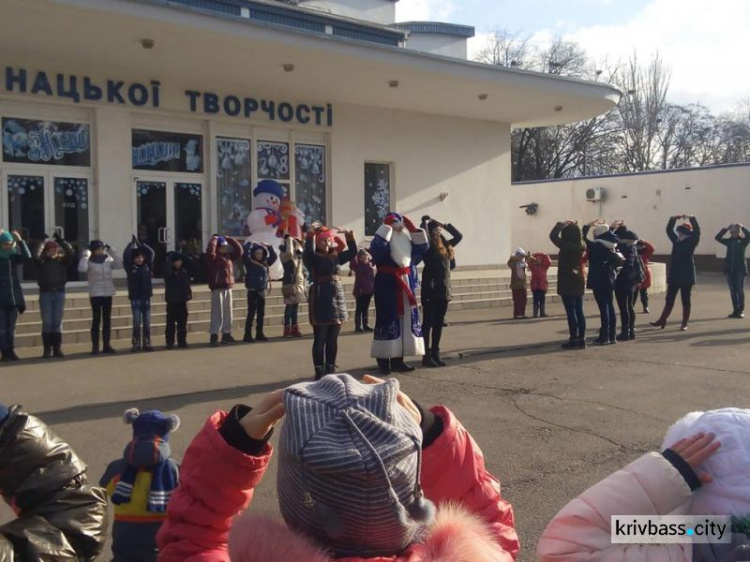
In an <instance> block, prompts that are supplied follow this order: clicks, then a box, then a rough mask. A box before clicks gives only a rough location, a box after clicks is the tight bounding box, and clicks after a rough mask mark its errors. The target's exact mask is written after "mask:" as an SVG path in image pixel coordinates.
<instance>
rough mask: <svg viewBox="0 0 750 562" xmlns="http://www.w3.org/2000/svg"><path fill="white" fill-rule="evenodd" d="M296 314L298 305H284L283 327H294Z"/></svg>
mask: <svg viewBox="0 0 750 562" xmlns="http://www.w3.org/2000/svg"><path fill="white" fill-rule="evenodd" d="M298 312H299V305H298V304H288V305H286V306H285V307H284V326H296V325H297V313H298Z"/></svg>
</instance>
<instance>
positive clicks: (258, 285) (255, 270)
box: [242, 240, 278, 343]
mask: <svg viewBox="0 0 750 562" xmlns="http://www.w3.org/2000/svg"><path fill="white" fill-rule="evenodd" d="M277 258H278V256H277V255H276V250H274V249H273V247H272V246H270V245H268V244H258V243H257V242H253V241H252V240H249V241H248V242H247V243H246V244H245V250H244V252H243V254H242V262H243V263H244V264H245V288H246V289H247V319H246V320H245V337H244V338H243V339H242V341H244V342H245V343H253V342H254V341H268V338H267V337H266V336H265V334H264V333H263V320H264V318H265V316H266V295H267V294H268V291H269V290H270V286H271V285H270V283H271V282H270V276H269V273H268V268H269V267H271V266H272V265H273V264H274V263H276V259H277ZM256 314H257V316H258V321H257V322H258V323H257V325H256V330H255V338H254V339H253V321H254V320H255V316H256Z"/></svg>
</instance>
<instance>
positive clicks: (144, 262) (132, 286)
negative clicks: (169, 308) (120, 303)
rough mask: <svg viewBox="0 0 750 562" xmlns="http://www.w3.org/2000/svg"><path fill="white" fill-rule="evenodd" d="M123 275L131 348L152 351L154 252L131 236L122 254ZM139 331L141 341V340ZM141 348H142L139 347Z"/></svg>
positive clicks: (134, 350)
mask: <svg viewBox="0 0 750 562" xmlns="http://www.w3.org/2000/svg"><path fill="white" fill-rule="evenodd" d="M122 255H123V263H124V265H125V273H127V275H128V299H130V310H131V311H132V313H133V340H132V344H133V347H132V349H131V351H133V352H136V351H139V350H140V349H143V351H153V348H152V347H151V297H152V296H153V294H154V291H153V287H152V283H151V268H152V267H153V265H154V250H152V249H151V246H149V245H148V244H145V243H141V242H139V241H138V239H137V238H136V237H135V236H133V240H132V242H130V244H128V245H127V246H126V247H125V251H124V252H123V254H122ZM141 329H142V330H143V339H141ZM141 346H143V347H141Z"/></svg>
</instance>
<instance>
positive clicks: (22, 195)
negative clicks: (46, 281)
mask: <svg viewBox="0 0 750 562" xmlns="http://www.w3.org/2000/svg"><path fill="white" fill-rule="evenodd" d="M5 184H6V193H7V202H8V205H7V209H8V219H7V222H5V224H6V225H8V227H9V230H17V231H18V232H19V233H20V234H21V237H22V238H23V239H24V240H25V241H26V244H28V246H29V249H30V250H31V251H32V252H33V251H34V248H36V247H37V245H38V244H40V243H42V242H44V236H45V234H47V232H46V231H47V222H46V210H47V205H46V204H45V203H46V202H45V199H46V197H45V193H44V188H45V185H46V184H47V178H46V176H45V175H22V174H8V175H7V176H6V181H5ZM21 278H22V280H23V281H34V280H36V268H35V267H34V264H33V263H31V262H27V263H25V264H24V266H23V272H22V277H21Z"/></svg>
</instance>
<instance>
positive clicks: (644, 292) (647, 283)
mask: <svg viewBox="0 0 750 562" xmlns="http://www.w3.org/2000/svg"><path fill="white" fill-rule="evenodd" d="M636 248H637V250H638V255H639V256H640V257H641V260H642V261H643V267H644V268H645V270H646V278H645V279H644V280H643V283H641V284H640V285H638V287H637V288H636V291H637V293H638V294H639V295H640V297H641V305H643V314H649V313H650V312H651V311H650V310H649V308H648V302H649V298H648V290H649V289H650V288H651V265H650V264H651V258H652V257H654V252H655V251H656V250H655V248H654V246H653V244H651V242H649V241H647V240H639V241H638V243H637V244H636Z"/></svg>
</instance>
